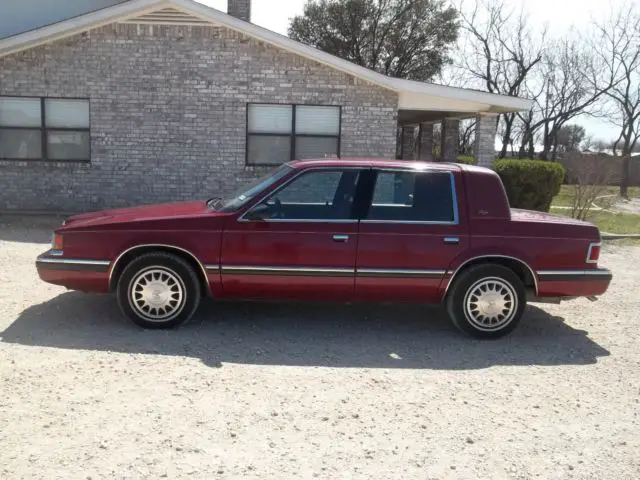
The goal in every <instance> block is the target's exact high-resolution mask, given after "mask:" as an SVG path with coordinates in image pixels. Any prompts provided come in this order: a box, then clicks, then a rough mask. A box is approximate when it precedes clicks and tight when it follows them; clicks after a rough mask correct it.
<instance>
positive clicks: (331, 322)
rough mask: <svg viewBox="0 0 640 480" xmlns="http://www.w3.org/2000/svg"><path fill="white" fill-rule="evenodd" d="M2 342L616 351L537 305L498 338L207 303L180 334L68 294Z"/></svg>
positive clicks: (333, 359) (399, 311)
mask: <svg viewBox="0 0 640 480" xmlns="http://www.w3.org/2000/svg"><path fill="white" fill-rule="evenodd" d="M0 339H1V341H2V342H4V343H14V344H20V345H30V346H40V347H54V348H64V349H83V350H98V351H110V352H122V353H133V354H155V355H175V356H190V357H194V358H199V359H201V360H202V361H203V362H204V363H205V364H206V365H210V366H212V367H221V366H223V365H224V364H225V363H236V364H256V365H289V366H293V365H295V366H322V367H365V368H409V369H438V370H441V369H447V370H466V369H482V368H487V367H491V366H495V365H587V364H593V363H595V362H596V361H597V359H598V357H603V356H607V355H609V352H608V351H607V350H606V349H604V348H603V347H601V346H600V345H598V344H597V343H595V342H594V341H593V340H591V339H590V338H589V337H588V335H587V332H585V331H582V330H576V329H574V328H572V327H570V326H569V325H567V324H566V323H565V322H564V320H563V319H562V318H560V317H553V316H550V315H549V314H547V313H546V312H544V311H543V310H540V309H539V308H536V307H529V308H528V310H527V312H526V315H525V317H524V318H523V320H522V323H521V325H520V326H519V327H518V329H517V330H516V331H515V332H514V333H513V334H512V335H510V336H508V337H506V338H503V339H500V340H496V341H479V340H474V339H471V338H468V337H466V336H463V335H461V334H460V333H458V332H457V331H456V330H454V329H453V328H452V327H451V326H450V324H449V321H448V320H447V318H446V314H445V313H444V312H443V311H442V309H441V308H439V307H425V306H422V305H372V304H354V305H345V304H293V303H284V304H283V303H257V302H242V303H240V302H217V303H214V302H212V301H211V300H208V299H207V300H206V301H204V302H203V305H202V306H201V309H200V311H199V312H198V314H196V317H195V318H194V319H193V320H192V321H191V322H190V323H189V324H187V325H186V326H184V327H183V328H180V329H178V330H173V331H148V330H147V331H145V330H142V329H140V328H138V327H136V326H134V325H133V324H131V323H129V322H128V321H126V320H125V319H123V318H122V316H121V314H120V312H119V310H118V307H117V305H116V301H115V298H113V297H112V296H108V295H107V296H101V295H87V294H81V293H76V292H69V293H64V294H62V295H60V296H58V297H55V298H53V299H51V300H50V301H47V302H45V303H42V304H40V305H34V306H32V307H29V308H27V309H26V310H25V311H23V312H22V313H21V314H20V315H19V317H18V318H17V319H16V320H15V321H14V322H13V323H12V324H11V325H10V326H9V327H8V328H7V329H6V330H5V331H4V332H2V333H0Z"/></svg>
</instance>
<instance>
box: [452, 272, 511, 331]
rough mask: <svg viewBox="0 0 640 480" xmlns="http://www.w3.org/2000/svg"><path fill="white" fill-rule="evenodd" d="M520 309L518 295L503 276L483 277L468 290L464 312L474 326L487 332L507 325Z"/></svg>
mask: <svg viewBox="0 0 640 480" xmlns="http://www.w3.org/2000/svg"><path fill="white" fill-rule="evenodd" d="M517 311H518V296H517V294H516V291H515V289H514V288H513V286H512V285H511V284H510V283H509V282H507V281H505V280H504V279H502V278H498V277H490V278H483V279H481V280H478V281H477V282H476V283H474V284H473V285H472V286H471V287H469V289H468V290H467V294H466V295H465V297H464V313H465V316H466V317H467V320H468V321H469V322H470V323H471V324H473V327H474V328H476V329H478V330H482V331H485V332H490V331H496V330H500V329H502V328H504V327H506V326H507V325H508V324H509V323H511V321H512V320H513V319H514V317H515V315H516V312H517Z"/></svg>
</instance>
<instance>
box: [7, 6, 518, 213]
mask: <svg viewBox="0 0 640 480" xmlns="http://www.w3.org/2000/svg"><path fill="white" fill-rule="evenodd" d="M36 4H37V2H36V1H35V0H21V2H15V5H12V6H6V5H5V6H1V7H0V10H5V9H8V11H0V211H1V210H5V211H6V210H31V211H82V210H90V209H98V208H105V207H117V206H126V205H131V204H137V203H150V202H158V201H170V200H181V199H190V198H200V197H207V196H209V195H210V194H212V193H223V194H224V193H229V192H230V191H232V190H235V189H236V188H238V187H239V186H240V185H241V184H243V183H245V182H246V181H248V180H252V179H254V178H255V177H258V176H262V175H264V174H265V173H266V172H267V171H269V170H270V169H272V168H273V166H274V165H278V164H281V163H283V162H286V161H289V160H291V159H294V158H311V157H323V156H326V155H339V156H343V157H347V156H375V157H395V156H396V138H397V131H398V126H399V125H401V126H410V128H408V129H406V130H407V131H411V132H413V131H414V128H415V126H417V125H419V126H420V129H419V130H420V142H419V143H420V144H421V149H420V152H421V153H420V154H419V155H418V156H419V157H420V158H424V159H430V155H431V152H432V148H431V147H432V142H433V140H432V134H433V124H434V122H442V125H443V132H444V135H443V144H442V152H443V157H444V158H445V159H447V160H452V159H455V156H456V148H457V141H456V136H457V131H458V120H459V119H460V118H468V117H477V119H478V129H477V135H476V154H477V156H478V158H479V162H480V164H484V165H490V164H491V162H492V161H493V155H494V137H495V124H496V122H495V116H496V115H497V114H498V113H500V112H508V111H517V110H526V109H528V108H529V107H530V102H529V101H528V100H524V99H519V98H514V97H504V96H499V95H493V94H488V93H484V92H479V91H474V90H465V89H458V88H451V87H445V86H441V85H434V84H428V83H422V82H414V81H408V80H401V79H395V78H390V77H386V76H384V75H381V74H378V73H375V72H373V71H371V70H368V69H365V68H362V67H359V66H357V65H354V64H352V63H350V62H347V61H344V60H342V59H339V58H337V57H334V56H332V55H329V54H327V53H324V52H321V51H319V50H316V49H314V48H311V47H308V46H305V45H302V44H300V43H298V42H295V41H293V40H291V39H289V38H287V37H284V36H281V35H278V34H276V33H274V32H271V31H269V30H266V29H264V28H261V27H258V26H256V25H254V24H252V23H250V21H249V20H250V0H229V7H228V12H229V13H228V14H226V13H223V12H220V11H218V10H215V9H212V8H209V7H206V6H204V5H202V4H200V3H198V2H195V1H192V0H129V1H123V0H89V1H85V2H71V1H69V2H59V5H57V6H56V8H59V10H58V11H56V12H53V13H51V12H45V13H46V14H48V15H49V16H48V17H47V15H45V14H43V13H42V12H41V11H40V10H42V9H41V8H38V7H37V5H36ZM79 4H80V5H79ZM30 7H31V8H30ZM34 7H35V8H34ZM407 156H408V154H407Z"/></svg>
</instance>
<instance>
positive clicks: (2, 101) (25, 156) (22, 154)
mask: <svg viewBox="0 0 640 480" xmlns="http://www.w3.org/2000/svg"><path fill="white" fill-rule="evenodd" d="M90 150H91V142H90V134H89V100H87V99H60V98H31V97H29V98H27V97H0V160H45V161H47V160H49V161H56V162H65V161H89V159H90Z"/></svg>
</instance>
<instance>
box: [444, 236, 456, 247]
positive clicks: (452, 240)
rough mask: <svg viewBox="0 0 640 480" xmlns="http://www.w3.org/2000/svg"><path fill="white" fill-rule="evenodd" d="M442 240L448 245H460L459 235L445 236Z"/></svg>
mask: <svg viewBox="0 0 640 480" xmlns="http://www.w3.org/2000/svg"><path fill="white" fill-rule="evenodd" d="M442 241H443V242H444V243H446V244H447V245H458V244H459V243H460V239H459V238H458V237H444V238H443V239H442Z"/></svg>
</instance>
